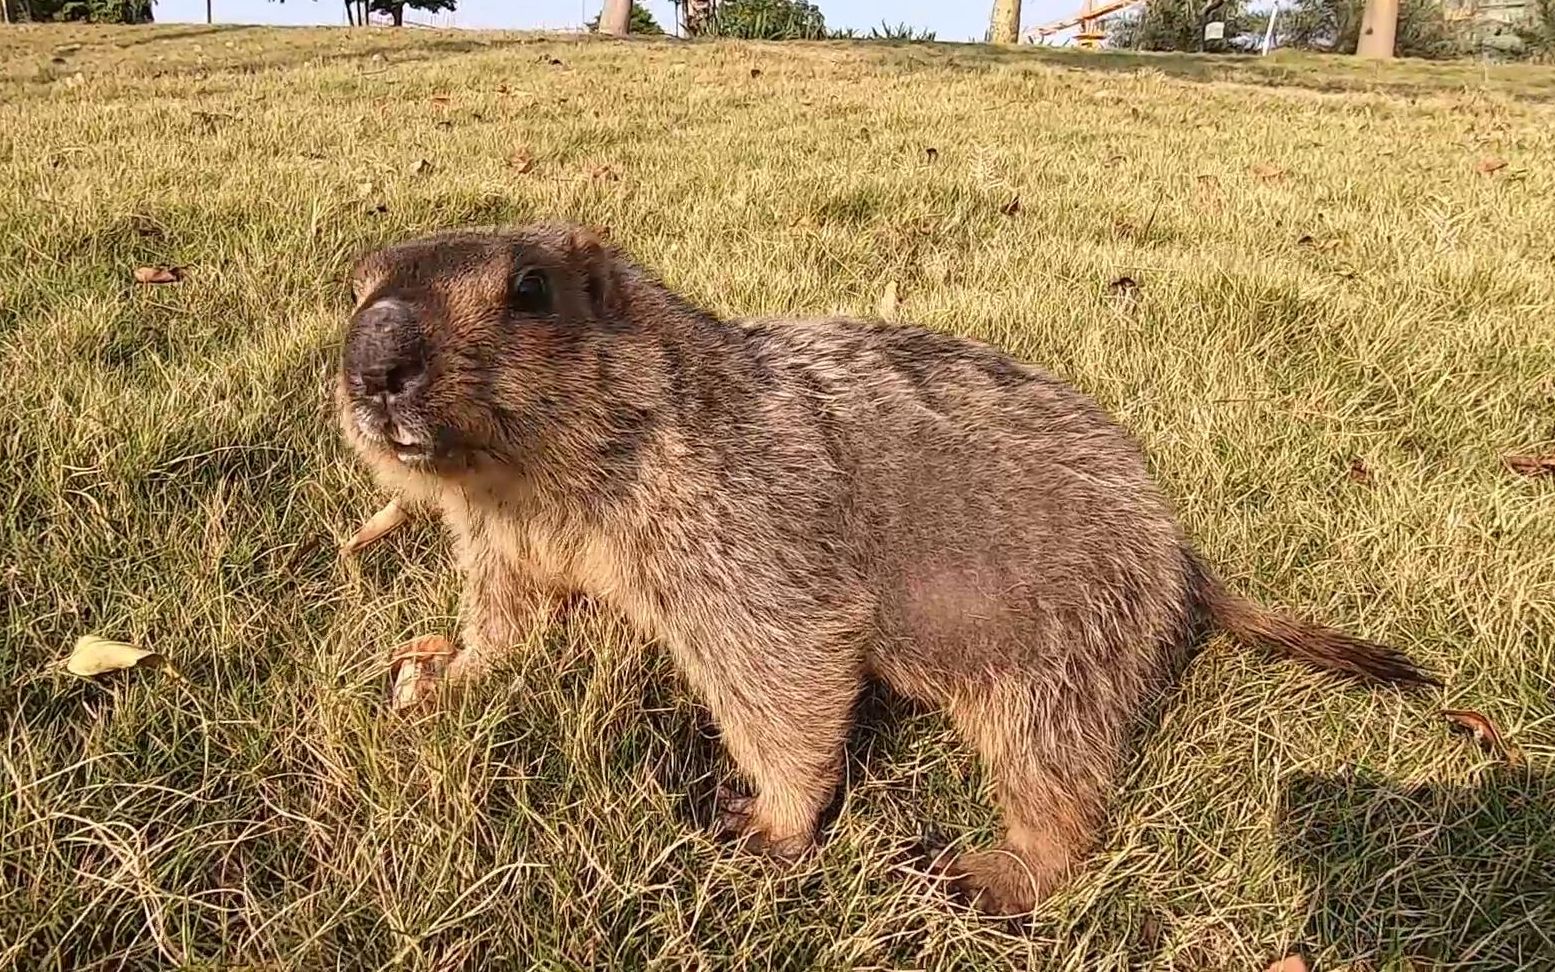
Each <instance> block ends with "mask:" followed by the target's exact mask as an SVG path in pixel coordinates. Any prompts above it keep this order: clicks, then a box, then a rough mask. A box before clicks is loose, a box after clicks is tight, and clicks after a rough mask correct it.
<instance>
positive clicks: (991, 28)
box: [988, 0, 1020, 44]
mask: <svg viewBox="0 0 1555 972" xmlns="http://www.w3.org/2000/svg"><path fill="white" fill-rule="evenodd" d="M988 39H989V40H990V41H991V42H993V43H995V44H1019V43H1020V0H994V4H993V20H992V21H991V22H990V23H989V25H988Z"/></svg>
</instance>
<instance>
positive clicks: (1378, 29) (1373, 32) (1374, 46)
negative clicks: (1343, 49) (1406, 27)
mask: <svg viewBox="0 0 1555 972" xmlns="http://www.w3.org/2000/svg"><path fill="white" fill-rule="evenodd" d="M1397 34H1398V0H1366V9H1365V10H1364V11H1363V12H1362V13H1361V39H1360V42H1359V43H1357V44H1356V46H1355V53H1357V54H1359V55H1360V56H1361V57H1374V58H1382V59H1386V58H1390V57H1392V56H1393V48H1394V46H1395V42H1396V38H1397Z"/></svg>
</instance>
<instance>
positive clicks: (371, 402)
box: [343, 297, 433, 459]
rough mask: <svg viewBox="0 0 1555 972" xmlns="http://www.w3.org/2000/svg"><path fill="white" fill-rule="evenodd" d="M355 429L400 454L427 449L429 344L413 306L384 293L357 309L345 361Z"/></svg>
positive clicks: (411, 454) (405, 456)
mask: <svg viewBox="0 0 1555 972" xmlns="http://www.w3.org/2000/svg"><path fill="white" fill-rule="evenodd" d="M343 371H344V375H345V381H346V388H347V391H348V393H349V394H350V397H351V403H352V406H353V408H352V413H353V417H354V419H355V421H356V425H357V430H358V431H359V432H360V433H361V434H362V435H363V436H364V437H366V438H368V439H369V440H377V441H382V442H384V443H385V444H387V445H388V446H390V447H391V448H393V450H394V451H395V453H396V454H398V455H399V456H400V458H402V459H411V458H415V457H417V456H418V455H422V454H424V453H426V452H427V451H428V450H429V449H430V448H431V445H432V438H433V437H432V435H431V430H430V429H429V428H428V426H427V422H426V420H425V417H424V416H423V414H422V410H423V408H424V398H425V392H426V386H427V377H428V369H427V346H426V339H425V338H424V336H423V335H422V333H421V329H420V326H419V325H418V323H417V321H416V315H415V312H414V310H412V309H411V307H410V306H409V305H407V304H405V303H404V302H403V301H400V300H396V299H395V298H393V297H384V298H381V299H379V300H375V301H373V302H372V303H371V304H368V305H367V306H366V307H363V308H362V309H361V310H359V311H357V312H356V314H355V315H353V318H352V322H351V329H350V332H349V334H348V336H347V338H346V346H345V356H344V361H343Z"/></svg>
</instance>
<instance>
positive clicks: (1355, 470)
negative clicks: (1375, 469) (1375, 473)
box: [1345, 456, 1371, 483]
mask: <svg viewBox="0 0 1555 972" xmlns="http://www.w3.org/2000/svg"><path fill="white" fill-rule="evenodd" d="M1345 475H1346V476H1348V477H1350V482H1352V483H1369V482H1371V470H1370V469H1368V468H1367V467H1366V460H1364V459H1362V458H1361V457H1360V456H1355V457H1354V458H1352V459H1351V460H1350V468H1349V469H1347V470H1345Z"/></svg>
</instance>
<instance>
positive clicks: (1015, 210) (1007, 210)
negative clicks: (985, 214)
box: [999, 192, 1020, 216]
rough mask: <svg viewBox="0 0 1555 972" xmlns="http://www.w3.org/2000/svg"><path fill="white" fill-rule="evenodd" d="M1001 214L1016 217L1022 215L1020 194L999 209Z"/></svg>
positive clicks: (1012, 197)
mask: <svg viewBox="0 0 1555 972" xmlns="http://www.w3.org/2000/svg"><path fill="white" fill-rule="evenodd" d="M999 212H1000V213H1001V214H1003V215H1005V216H1015V215H1018V214H1019V213H1020V193H1018V192H1017V193H1016V194H1015V195H1013V196H1011V197H1010V201H1009V202H1007V203H1005V204H1004V205H1003V206H1000V207H999Z"/></svg>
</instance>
